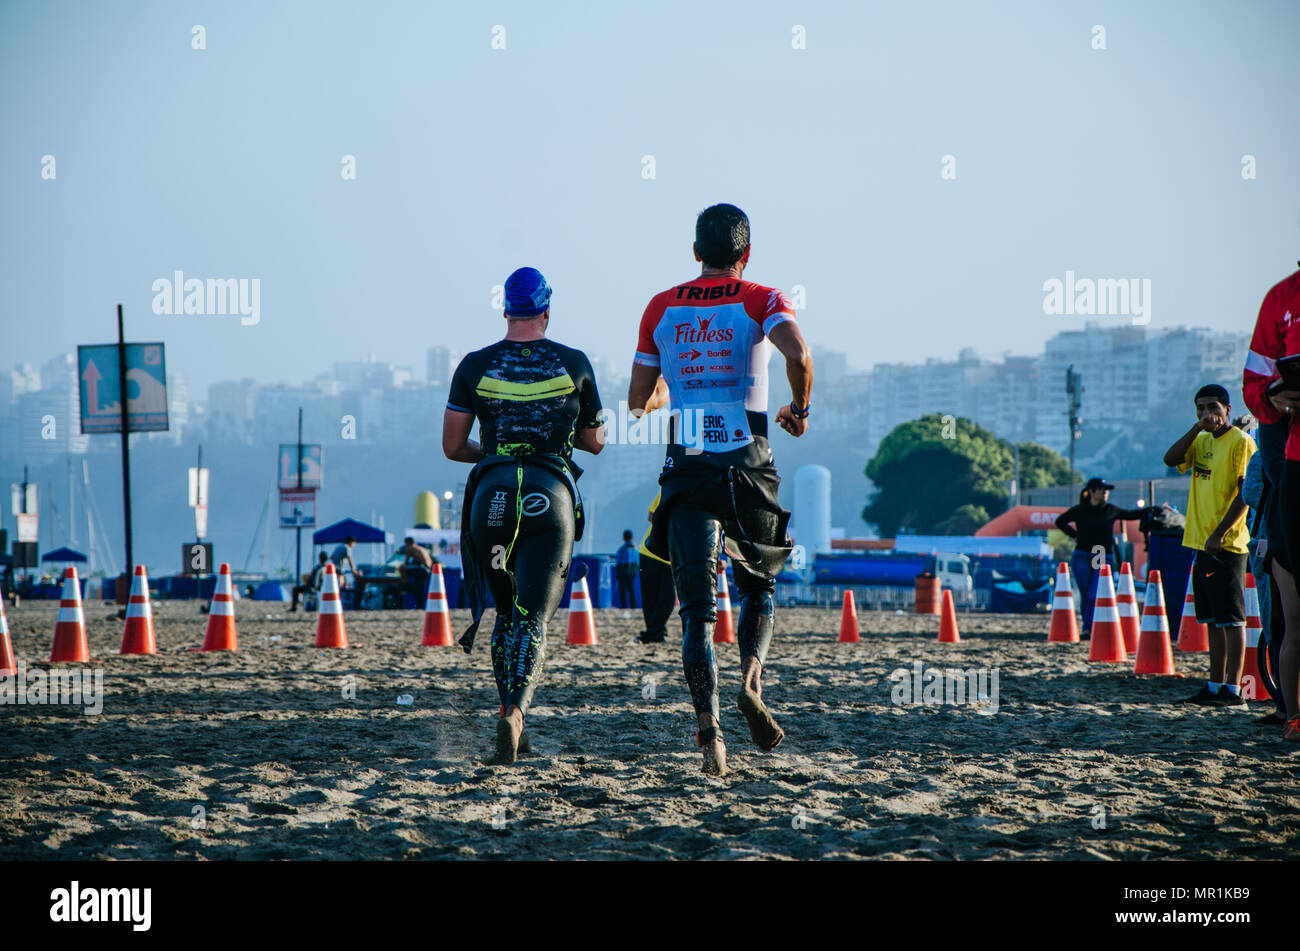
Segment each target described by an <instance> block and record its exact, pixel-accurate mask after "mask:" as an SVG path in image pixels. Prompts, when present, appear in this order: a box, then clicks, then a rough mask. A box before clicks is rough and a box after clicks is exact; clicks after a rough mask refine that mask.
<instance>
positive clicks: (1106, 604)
mask: <svg viewBox="0 0 1300 951" xmlns="http://www.w3.org/2000/svg"><path fill="white" fill-rule="evenodd" d="M1088 660H1095V661H1102V662H1104V663H1110V664H1122V663H1125V662H1127V661H1128V654H1127V653H1126V652H1125V650H1124V631H1123V630H1122V629H1121V628H1120V625H1119V608H1118V607H1116V605H1115V584H1114V582H1113V581H1112V580H1111V575H1110V565H1102V566H1101V571H1100V574H1099V575H1098V577H1097V600H1096V602H1095V603H1094V605H1093V609H1092V645H1091V646H1090V647H1089V648H1088Z"/></svg>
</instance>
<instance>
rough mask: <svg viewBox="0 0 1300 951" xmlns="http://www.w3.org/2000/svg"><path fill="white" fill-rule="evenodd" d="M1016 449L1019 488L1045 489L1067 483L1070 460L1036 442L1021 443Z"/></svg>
mask: <svg viewBox="0 0 1300 951" xmlns="http://www.w3.org/2000/svg"><path fill="white" fill-rule="evenodd" d="M1016 448H1017V449H1019V450H1020V488H1022V489H1045V488H1047V487H1048V486H1051V485H1066V484H1068V483H1069V481H1070V460H1068V459H1066V458H1065V457H1064V456H1063V455H1061V454H1060V453H1059V452H1057V451H1056V450H1055V449H1048V448H1047V447H1046V446H1043V445H1040V444H1039V443H1036V442H1022V443H1020V444H1019V445H1018V446H1017V447H1016ZM1076 481H1078V478H1077V476H1076Z"/></svg>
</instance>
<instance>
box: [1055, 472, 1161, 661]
mask: <svg viewBox="0 0 1300 951" xmlns="http://www.w3.org/2000/svg"><path fill="white" fill-rule="evenodd" d="M1113 488H1115V487H1114V486H1113V485H1111V484H1110V483H1108V482H1107V481H1106V480H1105V479H1089V480H1088V484H1087V485H1085V486H1084V487H1083V491H1082V492H1080V493H1079V504H1078V505H1075V506H1073V507H1071V508H1068V509H1066V510H1065V511H1064V512H1062V513H1061V514H1060V515H1058V516H1057V517H1056V527H1057V528H1059V529H1060V530H1061V531H1063V532H1065V534H1067V535H1069V536H1070V537H1071V538H1073V539H1074V555H1073V556H1071V558H1070V572H1071V573H1072V574H1073V575H1074V580H1075V583H1076V584H1078V586H1079V594H1080V595H1081V596H1082V597H1083V636H1084V637H1088V636H1089V634H1090V632H1091V631H1092V608H1093V602H1094V601H1095V600H1096V598H1097V579H1098V578H1099V577H1100V576H1101V566H1102V565H1104V564H1108V565H1110V570H1111V574H1117V573H1118V572H1119V565H1118V563H1117V562H1116V559H1115V521H1116V520H1117V519H1124V520H1125V521H1130V520H1133V519H1139V518H1141V517H1142V510H1141V509H1122V508H1120V507H1119V506H1118V505H1111V503H1110V501H1109V499H1110V490H1111V489H1113ZM1071 526H1073V527H1071Z"/></svg>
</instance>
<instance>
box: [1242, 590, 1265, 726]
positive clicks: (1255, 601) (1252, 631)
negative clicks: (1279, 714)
mask: <svg viewBox="0 0 1300 951" xmlns="http://www.w3.org/2000/svg"><path fill="white" fill-rule="evenodd" d="M1245 594H1246V656H1245V658H1244V662H1243V663H1242V665H1241V695H1242V696H1243V697H1245V698H1246V699H1247V700H1268V699H1269V698H1270V696H1271V694H1269V692H1268V687H1266V686H1264V678H1263V677H1261V676H1260V675H1259V652H1258V649H1257V646H1258V644H1259V635H1260V632H1262V631H1263V630H1264V623H1263V621H1261V620H1260V617H1259V589H1258V588H1257V587H1255V576H1254V575H1252V574H1251V573H1250V572H1249V571H1248V572H1246V591H1245Z"/></svg>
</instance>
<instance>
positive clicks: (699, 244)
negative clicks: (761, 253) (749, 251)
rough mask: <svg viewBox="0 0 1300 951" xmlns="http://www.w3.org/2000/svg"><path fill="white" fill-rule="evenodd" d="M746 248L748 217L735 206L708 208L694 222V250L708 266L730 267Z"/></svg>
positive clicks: (747, 241) (747, 245) (747, 243)
mask: <svg viewBox="0 0 1300 951" xmlns="http://www.w3.org/2000/svg"><path fill="white" fill-rule="evenodd" d="M747 247H749V218H748V217H746V215H745V213H744V212H743V211H741V210H740V209H739V208H737V207H736V206H735V205H711V206H710V207H708V208H705V209H704V210H703V211H701V212H700V216H699V217H698V218H696V219H695V250H696V251H698V252H699V253H700V260H702V261H703V262H704V263H705V264H706V265H707V266H708V267H718V268H721V267H731V266H732V265H733V264H735V263H736V262H737V261H739V260H740V257H741V255H742V254H744V253H745V249H746V248H747Z"/></svg>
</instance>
